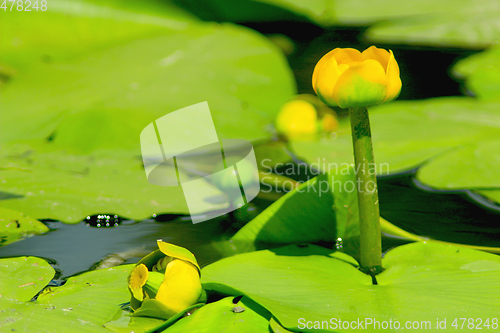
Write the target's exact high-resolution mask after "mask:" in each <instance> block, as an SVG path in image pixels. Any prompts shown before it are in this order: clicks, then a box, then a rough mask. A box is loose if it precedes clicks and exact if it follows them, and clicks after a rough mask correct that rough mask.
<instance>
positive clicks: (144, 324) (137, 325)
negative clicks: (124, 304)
mask: <svg viewBox="0 0 500 333" xmlns="http://www.w3.org/2000/svg"><path fill="white" fill-rule="evenodd" d="M130 314H131V313H130V311H125V310H122V309H118V310H117V311H116V315H115V316H113V317H112V320H111V321H109V322H107V323H106V324H104V327H106V328H107V329H108V330H110V331H112V332H116V333H130V332H135V333H143V332H147V331H149V330H151V329H154V328H155V327H157V326H159V325H161V324H162V323H163V320H161V319H156V318H148V317H132V316H131V315H130Z"/></svg>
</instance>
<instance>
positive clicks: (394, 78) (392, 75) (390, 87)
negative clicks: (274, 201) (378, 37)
mask: <svg viewBox="0 0 500 333" xmlns="http://www.w3.org/2000/svg"><path fill="white" fill-rule="evenodd" d="M389 52H390V57H389V62H388V65H387V95H386V97H385V100H384V102H388V101H392V100H393V99H394V98H396V97H398V95H399V93H400V92H401V78H400V77H399V66H398V63H397V62H396V59H394V54H393V53H392V51H391V50H389Z"/></svg>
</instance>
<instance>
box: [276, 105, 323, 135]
mask: <svg viewBox="0 0 500 333" xmlns="http://www.w3.org/2000/svg"><path fill="white" fill-rule="evenodd" d="M317 117H318V116H317V114H316V109H315V108H314V106H313V105H312V104H311V103H309V102H306V101H302V100H293V101H290V102H287V103H285V104H284V105H283V107H282V108H281V110H280V113H279V114H278V117H277V118H276V129H277V130H278V132H280V133H285V134H288V135H292V136H294V135H300V134H313V133H316V120H317Z"/></svg>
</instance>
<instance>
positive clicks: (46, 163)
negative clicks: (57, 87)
mask: <svg viewBox="0 0 500 333" xmlns="http://www.w3.org/2000/svg"><path fill="white" fill-rule="evenodd" d="M0 163H1V164H3V165H6V166H8V167H9V168H8V169H4V170H3V171H0V182H1V183H2V190H3V191H5V193H10V194H11V195H10V196H7V197H6V198H5V199H4V200H1V203H2V206H3V207H7V208H11V209H16V210H19V211H23V212H25V213H26V214H28V215H30V216H33V217H35V218H40V219H42V218H53V219H58V220H61V221H64V222H69V223H76V222H79V221H82V220H83V219H84V218H85V217H86V216H87V215H95V214H102V213H114V214H118V215H120V216H123V217H128V218H131V219H136V220H141V219H145V218H148V217H150V216H152V215H153V214H160V213H177V214H189V212H190V210H188V207H187V204H186V201H185V199H184V193H183V191H182V188H181V187H161V186H155V185H153V184H150V183H149V182H148V181H147V179H146V175H145V173H144V169H143V166H142V161H141V159H140V158H139V157H134V156H131V155H130V152H128V151H115V150H101V151H99V152H95V153H93V154H90V155H79V154H72V153H71V152H64V151H59V150H55V149H54V148H53V147H52V146H51V145H50V144H40V143H37V142H34V141H31V142H29V144H23V143H16V144H6V145H4V146H3V151H2V155H1V156H0ZM204 184H205V186H204V187H203V189H201V188H200V191H199V192H198V193H199V195H200V200H201V198H206V200H204V201H205V203H206V204H205V205H204V207H203V208H201V209H202V210H205V209H208V210H215V209H221V208H225V207H226V205H225V204H220V203H219V204H218V203H217V202H211V201H210V198H212V199H213V198H217V197H220V196H221V195H223V194H222V193H221V192H220V191H219V190H218V189H216V188H215V187H214V186H212V185H210V184H209V183H204ZM205 211H206V210H205ZM191 213H194V214H196V212H193V211H191ZM198 213H201V211H200V212H198Z"/></svg>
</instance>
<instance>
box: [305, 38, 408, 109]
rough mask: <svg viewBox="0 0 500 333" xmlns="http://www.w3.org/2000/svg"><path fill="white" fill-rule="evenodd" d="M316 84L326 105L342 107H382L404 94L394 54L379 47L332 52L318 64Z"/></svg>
mask: <svg viewBox="0 0 500 333" xmlns="http://www.w3.org/2000/svg"><path fill="white" fill-rule="evenodd" d="M312 84H313V88H314V91H316V94H317V95H318V97H319V98H320V99H321V100H322V101H323V102H324V103H325V104H328V105H330V106H339V107H341V108H348V107H364V106H372V105H379V104H382V103H384V102H388V101H391V100H393V99H394V98H396V97H397V96H398V95H399V93H400V91H401V79H400V78H399V67H398V63H397V62H396V59H394V55H393V53H392V51H391V50H389V51H386V50H384V49H378V48H376V47H375V46H371V47H369V48H368V49H366V50H364V51H363V52H362V53H361V52H359V51H358V50H355V49H351V48H346V49H342V48H336V49H334V50H332V51H330V52H329V53H327V54H326V55H324V56H323V58H321V59H320V61H319V62H318V63H317V64H316V67H315V68H314V73H313V78H312Z"/></svg>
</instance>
